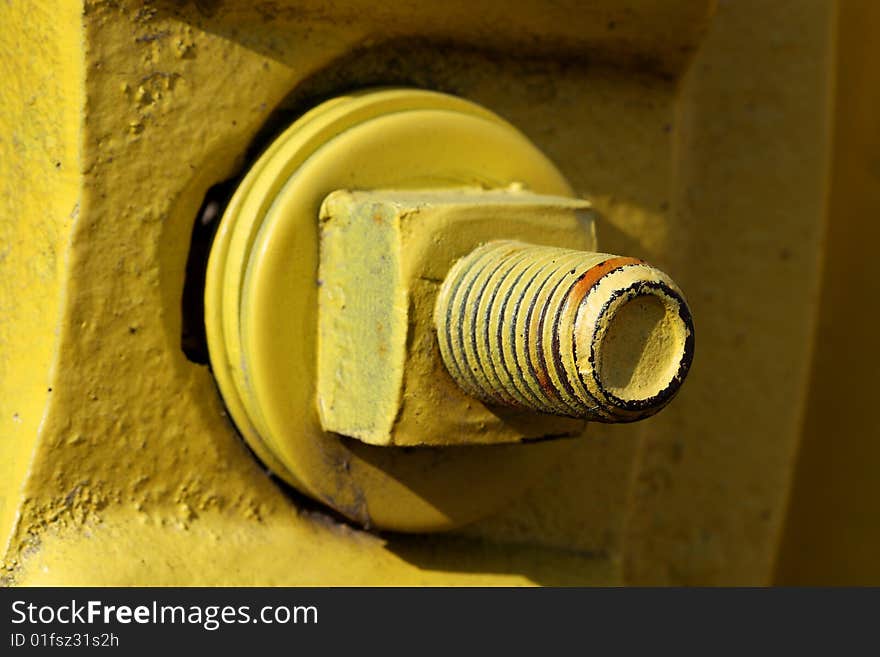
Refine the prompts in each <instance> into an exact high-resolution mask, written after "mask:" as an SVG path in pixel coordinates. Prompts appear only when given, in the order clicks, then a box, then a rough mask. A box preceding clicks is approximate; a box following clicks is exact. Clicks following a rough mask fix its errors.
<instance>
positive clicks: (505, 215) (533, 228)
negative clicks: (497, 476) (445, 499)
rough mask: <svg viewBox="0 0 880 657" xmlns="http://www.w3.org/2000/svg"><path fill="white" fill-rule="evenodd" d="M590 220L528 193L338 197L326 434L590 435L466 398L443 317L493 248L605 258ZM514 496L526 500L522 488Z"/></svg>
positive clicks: (579, 206)
mask: <svg viewBox="0 0 880 657" xmlns="http://www.w3.org/2000/svg"><path fill="white" fill-rule="evenodd" d="M508 153H510V150H508ZM508 157H510V156H509V155H508ZM588 209H589V204H587V203H585V202H583V201H576V200H575V199H571V198H565V197H557V196H545V195H538V194H532V193H527V192H524V191H522V190H521V189H514V190H494V191H486V190H480V189H473V188H471V189H467V188H462V189H449V190H446V191H440V192H436V191H435V192H404V191H378V192H334V193H333V194H331V195H330V196H329V197H327V199H326V200H325V202H324V204H323V206H322V211H321V217H322V226H321V265H320V269H319V272H318V278H319V279H320V281H321V287H320V290H319V293H318V305H319V327H318V369H317V378H318V383H317V391H316V393H317V398H318V406H319V411H320V414H321V424H322V426H323V427H324V428H325V429H326V430H328V431H335V432H337V433H341V434H344V435H346V436H352V437H356V438H359V439H361V440H364V442H368V443H371V444H375V445H400V446H405V445H410V446H413V445H439V446H450V445H460V444H465V445H466V444H497V443H504V442H520V441H522V440H523V439H525V438H531V439H534V438H541V437H543V436H549V435H553V436H557V437H559V436H578V435H580V434H581V433H582V432H583V429H584V426H583V423H581V422H577V421H572V420H570V419H565V418H559V417H554V416H549V415H543V416H536V415H535V414H534V413H531V412H529V411H523V409H522V408H520V409H518V410H514V409H508V410H507V412H505V409H503V408H502V409H499V408H498V407H494V408H491V407H487V406H485V405H484V404H482V403H480V402H479V401H478V399H477V398H475V397H474V396H471V395H469V394H467V393H466V392H465V391H464V390H462V389H461V388H459V386H458V385H457V384H456V381H455V380H454V379H453V378H452V377H451V376H450V375H449V373H448V372H447V369H446V367H444V364H443V361H442V360H441V357H440V351H439V349H438V341H437V338H436V333H435V329H434V321H433V316H434V304H435V299H436V297H437V293H438V290H439V289H440V285H441V283H442V282H443V280H444V278H445V277H446V275H447V273H448V271H449V268H450V267H451V266H452V264H453V263H454V262H455V261H456V260H458V259H459V258H461V257H462V256H465V255H467V254H468V253H469V252H470V251H471V250H472V249H474V248H476V247H477V246H479V245H480V244H482V243H484V242H487V241H490V240H493V239H497V238H499V237H508V238H520V239H524V240H530V241H532V242H535V243H544V244H566V245H571V246H573V245H580V246H581V247H582V248H584V249H589V248H592V247H594V246H595V237H594V234H593V224H592V220H591V218H590V215H589V212H588ZM474 314H476V313H474ZM478 458H481V459H485V458H489V459H491V458H492V455H491V454H489V453H485V454H483V455H482V456H479V457H478ZM508 485H510V486H511V490H512V491H513V490H516V489H517V486H516V483H515V481H509V482H508Z"/></svg>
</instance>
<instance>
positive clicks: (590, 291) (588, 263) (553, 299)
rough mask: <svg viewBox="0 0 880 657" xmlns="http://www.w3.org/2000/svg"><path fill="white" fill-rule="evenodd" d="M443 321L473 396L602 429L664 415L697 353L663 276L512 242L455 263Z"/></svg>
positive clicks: (440, 327)
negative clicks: (601, 425) (586, 422)
mask: <svg viewBox="0 0 880 657" xmlns="http://www.w3.org/2000/svg"><path fill="white" fill-rule="evenodd" d="M434 323H435V326H436V329H437V339H438V343H439V347H440V354H441V357H442V359H443V362H444V364H445V365H446V369H447V370H448V371H449V373H450V375H451V376H452V377H453V379H455V381H456V382H457V383H458V385H459V386H460V387H461V388H462V389H464V390H465V391H466V392H468V393H469V394H471V395H472V396H474V397H477V398H478V399H480V400H482V401H483V402H485V403H487V404H493V405H494V404H498V405H505V406H514V407H519V408H528V409H531V410H534V411H539V412H543V413H553V414H557V415H567V416H570V417H578V418H586V419H591V420H597V421H602V422H628V421H633V420H638V419H641V418H643V417H647V416H648V415H651V414H653V413H655V412H657V411H658V410H659V409H660V408H662V407H663V406H664V405H665V404H666V403H668V401H669V400H670V399H671V398H672V397H673V396H674V394H675V392H676V391H677V390H678V388H679V386H680V385H681V382H682V381H683V379H684V377H685V375H686V374H687V370H688V368H689V366H690V362H691V359H692V355H693V342H694V331H693V322H692V320H691V316H690V312H689V310H688V308H687V304H686V303H685V301H684V298H683V296H682V294H681V291H680V290H679V289H678V287H677V286H676V285H675V283H674V282H673V281H672V280H671V279H670V278H669V277H668V276H666V274H664V273H663V272H661V271H659V270H658V269H655V268H654V267H651V266H650V265H647V264H645V263H644V262H642V261H641V260H637V259H635V258H624V257H619V256H613V255H608V254H603V253H588V252H583V251H571V250H565V249H557V248H552V247H541V246H533V245H529V244H524V243H522V242H514V241H496V242H490V243H488V244H485V245H483V246H481V247H479V248H477V249H475V250H474V251H473V252H471V253H470V254H469V255H467V256H465V257H464V258H462V259H461V260H459V261H458V262H457V263H456V264H455V265H454V266H453V267H452V269H451V270H450V272H449V274H448V275H447V277H446V279H445V280H444V282H443V285H442V287H441V290H440V293H439V295H438V298H437V303H436V306H435V311H434Z"/></svg>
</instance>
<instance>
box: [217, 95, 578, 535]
mask: <svg viewBox="0 0 880 657" xmlns="http://www.w3.org/2000/svg"><path fill="white" fill-rule="evenodd" d="M512 183H522V184H523V185H524V186H525V187H527V188H529V189H531V190H533V191H535V192H538V193H544V194H555V195H559V196H571V195H572V192H571V189H570V187H569V186H568V184H567V182H566V181H565V179H564V178H563V177H562V175H561V174H560V173H559V171H558V170H557V169H556V168H555V166H554V165H553V164H552V163H551V162H550V161H549V160H548V159H547V158H546V157H545V156H544V155H543V154H542V153H541V152H540V151H539V150H538V149H537V148H536V147H535V146H534V145H533V144H532V143H531V142H530V141H529V140H528V139H527V138H526V137H525V136H523V135H522V134H521V133H520V132H519V131H518V130H516V129H515V128H514V127H513V126H511V125H510V124H508V123H507V122H505V121H504V120H502V119H500V118H499V117H498V116H496V115H495V114H493V113H491V112H489V111H488V110H486V109H484V108H482V107H480V106H478V105H475V104H473V103H470V102H468V101H465V100H462V99H460V98H455V97H453V96H448V95H445V94H439V93H435V92H429V91H420V90H409V89H384V90H377V91H369V92H364V93H359V94H354V95H351V96H346V97H341V98H336V99H333V100H331V101H328V102H326V103H324V104H322V105H320V106H318V107H317V108H315V109H314V110H312V111H310V112H309V113H307V114H305V115H304V116H303V117H301V118H300V119H299V120H297V121H296V122H295V123H294V124H293V125H291V126H290V128H288V129H287V130H286V131H285V132H284V133H283V134H282V135H281V136H280V137H278V138H277V139H276V141H275V142H274V143H273V144H272V145H271V146H270V147H269V148H268V149H267V150H266V152H265V153H264V154H263V155H262V156H261V157H260V158H259V160H258V161H257V162H256V163H255V164H254V166H253V167H252V168H251V169H250V171H249V172H248V174H247V175H246V177H245V178H244V180H243V181H242V183H241V184H240V186H239V188H238V189H237V190H236V193H235V195H234V196H233V198H232V200H231V201H230V203H229V205H228V206H227V208H226V211H225V213H224V215H223V219H222V221H221V224H220V227H219V229H218V232H217V236H216V238H215V242H214V245H213V247H212V251H211V256H210V260H209V263H208V272H207V281H206V290H205V322H206V329H207V337H208V347H209V351H210V357H211V365H212V368H213V371H214V374H215V377H216V379H217V383H218V386H219V388H220V391H221V394H222V395H223V398H224V400H225V402H226V405H227V408H228V410H229V413H230V415H231V417H232V419H233V420H234V422H235V424H236V426H237V427H238V429H239V430H240V432H241V433H242V435H243V436H244V438H245V440H246V441H247V442H248V444H249V445H250V446H251V447H252V448H253V450H254V452H255V453H256V454H257V455H258V456H259V457H260V458H261V459H262V460H263V461H264V462H265V463H266V465H267V466H268V467H269V468H270V469H271V470H273V471H274V472H275V473H276V474H277V475H278V476H280V477H281V478H283V479H284V480H285V481H287V482H288V483H290V484H292V485H293V486H295V487H296V488H298V489H299V490H300V491H302V492H303V493H305V494H307V495H309V496H311V497H312V498H314V499H316V500H319V501H321V502H323V503H325V504H327V505H329V506H330V507H332V508H334V509H336V510H337V511H339V512H340V513H342V514H343V515H345V516H346V517H348V518H350V519H351V520H353V521H355V522H358V523H360V524H362V525H364V526H367V527H374V528H380V529H389V530H396V531H408V532H424V531H438V530H444V529H450V528H452V527H455V526H458V525H461V524H465V523H467V522H470V521H472V520H475V519H477V518H479V517H482V516H485V515H488V514H489V513H491V512H492V511H495V510H497V509H498V508H500V507H501V506H503V505H504V504H505V503H506V502H507V501H509V500H510V499H512V498H514V497H516V496H518V495H520V494H521V493H522V492H523V490H524V489H525V488H526V487H528V486H530V485H531V484H533V483H534V481H535V479H536V478H537V477H539V476H540V475H541V474H542V473H544V472H546V469H547V467H548V466H549V465H551V464H552V463H553V462H555V461H556V460H557V459H558V458H559V457H560V456H561V455H562V454H564V453H565V452H566V451H568V450H569V449H570V447H571V445H570V441H547V442H538V443H531V444H518V445H500V446H473V447H440V448H428V447H425V448H399V447H378V446H371V445H367V444H365V443H362V442H360V441H358V440H355V439H351V438H347V437H344V436H340V435H337V434H333V433H329V432H325V431H323V430H322V428H321V425H320V421H319V419H318V412H317V408H316V399H315V376H316V337H317V331H316V327H317V316H316V314H317V286H318V285H319V281H318V280H317V275H316V274H317V270H318V211H319V208H320V205H321V203H322V201H323V200H324V198H325V197H326V196H327V195H328V194H329V193H330V192H332V191H334V190H337V189H382V188H386V189H427V188H450V187H464V186H468V187H473V186H483V187H486V188H498V187H506V186H508V185H510V184H512ZM475 403H479V402H476V401H475Z"/></svg>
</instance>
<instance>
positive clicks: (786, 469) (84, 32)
mask: <svg viewBox="0 0 880 657" xmlns="http://www.w3.org/2000/svg"><path fill="white" fill-rule="evenodd" d="M472 5H473V3H468V2H464V1H463V0H462V1H459V0H455V1H453V2H448V3H421V4H420V6H419V7H416V6H415V5H414V4H412V3H398V2H389V3H375V2H370V3H367V2H364V1H363V0H352V1H351V2H341V1H333V0H305V1H302V2H301V1H299V0H297V2H293V1H292V0H280V1H276V2H273V3H264V2H253V3H251V2H237V1H232V0H229V1H226V2H220V3H214V2H211V3H207V2H198V3H168V2H156V3H150V4H147V3H143V2H135V1H134V0H120V1H115V2H102V1H99V0H87V1H85V0H84V1H77V0H65V2H61V3H59V2H48V1H47V0H34V1H33V2H28V3H0V12H2V19H0V20H2V22H3V25H4V26H12V27H11V28H10V29H4V30H2V31H0V42H2V49H3V52H4V53H9V55H8V56H5V57H3V58H2V62H0V66H2V68H3V73H4V74H3V80H4V85H3V86H2V91H0V97H2V108H0V122H2V131H0V135H2V136H0V150H2V158H0V172H2V175H0V186H2V190H3V192H2V193H0V208H2V209H0V213H2V217H0V235H2V237H0V253H2V257H0V282H2V283H0V298H2V304H3V312H2V326H0V335H2V339H3V342H2V344H0V357H2V359H3V360H2V365H0V411H2V415H0V431H2V435H0V441H2V443H0V445H2V446H0V449H2V456H3V458H2V459H0V462H2V464H3V465H2V466H0V467H2V468H3V474H4V475H5V474H6V473H7V472H8V473H10V475H11V478H7V477H6V476H3V477H2V478H0V497H2V498H3V500H4V501H3V503H2V504H3V512H2V514H0V517H2V522H3V527H2V533H3V535H4V538H5V537H7V536H8V537H9V540H8V541H7V542H6V544H5V545H4V548H5V550H4V556H3V564H4V568H5V570H4V574H5V578H6V580H7V581H10V582H14V583H18V584H36V583H42V584H48V583H65V584H76V583H79V584H107V583H114V584H132V583H141V584H150V583H155V584H196V583H197V584H219V583H231V584H298V583H314V584H322V583H326V584H341V583H357V584H367V583H376V584H388V583H395V584H419V583H447V584H464V583H467V584H499V583H513V584H519V583H557V584H574V583H583V584H587V583H605V584H613V583H642V584H645V583H650V584H657V583H678V584H682V583H700V584H717V583H736V584H759V583H766V582H768V581H770V578H771V574H772V568H773V562H774V559H775V555H776V552H777V543H778V537H779V533H780V527H781V524H782V521H783V518H784V512H785V506H786V505H785V503H786V499H787V492H788V487H789V473H790V470H791V467H792V463H793V459H794V457H795V454H796V451H797V446H798V439H799V435H800V433H801V428H802V427H803V425H804V417H805V415H804V412H805V410H806V409H807V402H806V400H807V393H806V390H807V386H806V385H805V384H806V377H807V376H808V372H809V371H810V363H811V356H812V352H813V344H814V341H813V336H814V331H813V329H814V326H815V321H816V306H815V299H816V298H817V293H818V283H819V273H818V270H817V263H818V262H819V260H820V253H821V251H822V248H823V242H822V235H823V234H824V228H823V226H824V221H825V217H826V213H827V205H826V202H825V201H826V191H827V184H826V183H827V175H828V172H829V169H830V153H831V151H830V147H829V138H828V137H829V126H830V118H831V116H832V106H831V99H832V95H831V90H832V88H833V85H832V82H833V75H832V70H833V68H832V62H833V58H832V55H833V53H834V47H833V45H834V38H833V37H834V34H835V29H836V28H835V21H834V15H835V3H833V2H831V1H830V0H781V1H779V2H773V3H767V2H758V1H757V0H743V1H740V2H725V3H718V8H717V13H716V15H715V17H714V19H713V20H712V21H711V23H707V16H708V7H709V5H710V3H709V2H693V1H691V0H670V1H669V2H662V3H660V2H649V3H622V2H620V1H619V0H597V2H595V3H593V2H591V3H589V5H585V4H584V3H582V2H575V1H574V0H572V1H571V2H568V1H565V2H559V3H554V4H553V5H552V6H550V5H548V3H545V2H537V1H535V2H521V3H514V4H512V3H510V2H494V1H493V2H490V3H486V5H484V7H485V10H481V11H475V10H474V8H473V6H472ZM853 48H857V46H856V45H853ZM688 64H689V65H688ZM863 68H864V67H863ZM10 81H14V82H12V83H11V84H10ZM389 83H392V84H397V85H413V84H416V85H418V86H423V87H427V88H432V89H439V90H445V91H449V92H453V93H455V94H456V95H458V96H461V97H464V98H468V99H471V100H474V101H476V102H478V103H480V104H481V105H484V106H486V107H489V108H491V109H492V110H493V111H495V112H497V113H498V114H500V115H502V116H504V117H505V119H506V120H509V121H510V122H512V123H513V124H515V125H517V126H519V127H521V129H523V130H524V131H525V132H526V134H527V136H528V137H529V139H530V140H532V141H533V142H534V143H535V144H536V145H537V146H538V147H539V148H540V149H541V150H542V151H543V152H545V153H547V154H548V156H549V157H551V158H552V159H553V161H554V162H556V163H557V165H558V166H559V168H560V170H561V171H562V172H563V173H564V174H565V177H566V179H567V180H568V181H569V182H570V183H571V187H572V188H573V190H574V191H575V193H576V195H577V196H580V197H584V198H588V199H589V200H590V201H591V203H592V204H593V205H594V207H595V208H596V210H597V211H598V214H599V216H600V217H601V220H600V221H599V222H598V223H597V233H598V236H599V239H600V241H601V244H602V248H603V250H607V251H610V252H612V253H626V254H631V255H633V256H636V257H639V258H644V259H646V260H648V261H649V262H652V263H654V264H656V265H657V266H659V267H660V268H661V269H663V270H665V271H670V272H674V273H675V278H676V280H677V282H678V283H679V284H680V285H681V287H682V288H683V289H685V290H687V293H688V302H689V304H690V305H691V307H692V310H693V312H694V315H695V316H696V317H698V318H699V324H700V325H699V330H700V349H699V353H698V355H697V358H696V359H695V361H694V364H693V367H692V369H691V372H690V374H689V378H688V383H687V385H686V386H684V388H683V389H682V391H681V393H680V394H679V395H678V396H677V397H676V399H675V400H674V401H673V402H672V403H671V404H670V405H669V406H668V407H667V408H666V409H665V410H664V412H663V413H661V414H658V415H657V416H656V417H654V418H651V419H650V420H648V421H647V422H643V423H635V424H630V425H600V424H596V425H591V427H590V435H589V438H588V439H585V440H581V441H577V442H576V444H573V445H572V446H571V451H570V454H569V455H568V456H567V457H566V458H565V459H564V460H563V461H561V462H560V463H558V464H556V465H554V466H553V467H552V468H551V470H550V471H549V472H548V474H547V476H546V477H543V478H541V479H540V480H539V481H537V482H536V483H535V485H534V486H533V487H532V488H531V489H530V490H529V491H528V492H527V493H526V494H524V495H523V496H522V497H521V498H520V499H518V500H517V501H515V502H512V503H511V504H510V505H508V506H506V507H505V508H504V509H501V510H499V511H498V512H497V513H496V514H494V515H493V516H492V517H491V518H486V519H484V520H480V521H478V522H475V523H472V524H471V525H469V526H467V527H465V528H462V529H459V530H456V531H454V532H452V533H449V534H437V535H433V536H430V537H401V536H397V535H386V536H378V535H375V534H372V533H370V532H363V531H360V530H356V529H353V528H351V527H349V526H348V525H346V524H345V523H341V522H338V521H336V520H333V519H330V518H327V517H326V516H324V515H322V514H321V513H320V512H318V511H315V510H314V509H313V508H312V507H310V506H309V503H308V501H306V500H303V499H302V498H300V497H297V496H295V495H291V494H290V493H289V492H288V491H285V490H284V489H283V487H281V486H279V485H278V482H277V481H276V480H273V479H272V478H270V477H268V476H267V475H266V473H265V471H264V469H262V468H261V467H260V466H259V465H258V464H257V461H256V459H254V458H253V455H252V454H251V453H250V452H249V451H248V450H247V449H246V447H245V446H244V445H243V444H242V443H241V441H239V439H238V437H237V434H236V432H235V430H234V428H233V427H232V425H231V423H230V422H229V421H228V418H227V417H226V416H225V410H224V408H223V405H222V403H221V402H220V398H219V395H218V393H217V391H216V389H215V386H214V383H213V378H212V375H211V372H210V371H209V370H208V369H207V368H206V367H205V366H204V365H202V364H199V363H194V362H190V361H189V360H187V359H186V357H185V356H184V355H183V353H182V352H181V349H180V334H181V321H182V311H184V310H185V311H186V312H190V309H189V308H186V309H182V308H181V303H180V300H181V291H182V288H183V280H184V278H185V269H186V263H187V254H188V251H189V237H190V235H191V233H192V228H193V222H194V218H195V217H196V215H197V214H198V210H199V207H200V205H201V203H202V201H203V199H204V198H205V192H206V190H208V189H209V188H210V187H211V186H212V185H215V184H217V183H220V182H222V181H224V180H227V179H229V178H231V177H233V176H236V175H238V174H239V172H242V171H244V170H245V169H246V168H247V166H248V165H250V164H251V163H252V161H253V158H252V157H251V155H249V154H248V155H245V154H246V153H248V150H249V149H248V147H249V145H250V144H253V143H255V142H254V140H255V137H256V136H257V135H258V133H260V131H261V130H264V129H265V130H266V131H268V132H273V131H275V130H276V129H277V128H278V126H279V125H281V124H284V125H288V124H289V123H290V118H286V119H284V120H283V121H280V120H278V119H277V118H276V117H274V115H273V110H280V111H282V112H286V113H287V116H288V117H289V116H290V115H291V114H293V115H299V114H301V113H302V112H303V110H304V109H307V108H309V107H312V106H314V105H315V104H316V100H315V99H321V98H332V97H334V96H338V95H340V94H344V93H345V91H346V90H350V89H362V88H366V87H372V86H376V85H380V84H389ZM10 88H13V89H14V91H11V92H10V91H8V90H9V89H10ZM854 125H855V123H854ZM860 125H861V124H860ZM854 129H856V128H854ZM13 137H14V138H15V140H13ZM257 142H258V143H264V142H259V140H257ZM55 162H60V163H61V167H57V168H56V167H55ZM10 171H13V172H15V173H14V175H11V174H10V173H9V172H10ZM77 202H78V205H77ZM10 217H12V218H13V219H14V220H12V221H10V220H9V218H10ZM835 221H837V220H835ZM866 241H867V240H866ZM861 245H862V246H864V243H861ZM844 251H845V249H842V250H841V251H840V252H841V253H843V252H844ZM53 253H54V255H53ZM47 263H50V264H49V266H46V265H47ZM51 263H54V264H51ZM10 318H11V319H10ZM859 360H860V359H856V361H855V362H858V361H859ZM49 388H52V392H49V391H48V389H49ZM865 389H866V390H867V389H868V388H865ZM16 414H18V419H20V420H21V422H18V421H17V420H16V419H15V416H16ZM825 426H831V427H832V429H835V426H836V425H834V424H833V422H832V423H831V424H829V425H825ZM847 426H851V427H853V428H852V431H857V432H858V431H862V429H864V425H862V424H860V423H858V422H855V421H854V424H852V425H847ZM869 429H870V427H869ZM835 430H836V429H835ZM862 433H863V435H865V436H867V435H869V434H870V431H862ZM9 455H12V457H11V459H10V460H7V457H8V456H9ZM862 462H864V463H868V462H869V460H868V459H862ZM866 490H868V489H866ZM874 497H876V496H874ZM866 499H867V498H866ZM829 538H830V537H829ZM868 543H869V541H868V539H867V538H866V539H865V540H864V541H863V544H864V545H865V546H867V545H868ZM866 550H867V547H866ZM875 551H876V550H875Z"/></svg>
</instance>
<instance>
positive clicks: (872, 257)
mask: <svg viewBox="0 0 880 657" xmlns="http://www.w3.org/2000/svg"><path fill="white" fill-rule="evenodd" d="M839 11H840V14H839V17H838V32H837V43H836V49H837V62H836V72H837V77H836V90H835V110H834V155H833V159H832V165H833V168H832V170H831V195H830V198H829V224H828V228H827V232H826V234H825V245H826V246H825V258H824V271H823V274H822V294H821V299H820V303H819V326H818V331H817V334H816V338H815V340H816V354H815V357H814V360H813V368H812V371H811V376H810V389H809V396H808V400H809V401H808V408H807V413H806V415H805V417H804V442H803V447H802V451H801V454H800V459H799V461H798V469H797V477H796V481H795V486H794V488H793V490H792V497H791V501H790V511H789V514H788V518H787V523H786V533H785V541H784V542H783V545H782V550H781V551H780V554H779V563H778V570H777V581H778V582H779V583H781V584H786V585H805V584H806V585H811V584H812V585H851V586H855V585H865V584H870V585H874V586H876V585H878V584H880V559H878V554H880V418H878V415H877V412H876V397H877V375H878V373H880V354H878V351H877V350H876V349H875V348H874V347H873V346H872V345H873V344H874V341H875V339H876V335H877V331H876V324H875V321H874V318H875V317H876V310H875V308H874V303H875V300H876V299H878V298H880V278H878V277H877V275H876V270H875V267H876V265H875V263H876V258H877V255H876V254H877V244H878V243H880V223H878V221H877V219H878V217H880V68H878V66H877V62H880V41H878V39H877V34H878V31H880V4H877V3H876V2H871V0H847V1H845V2H842V3H841V5H840V10H839Z"/></svg>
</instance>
